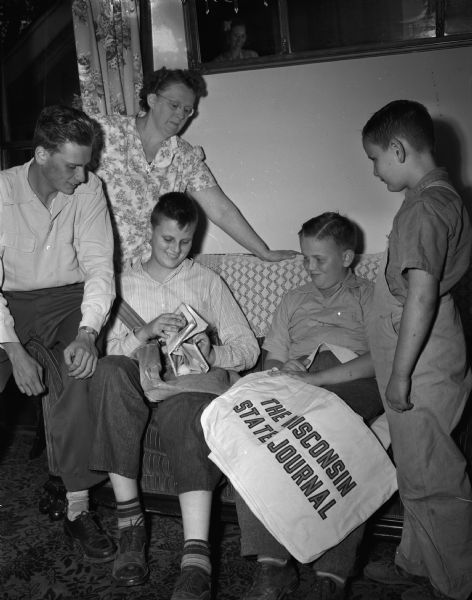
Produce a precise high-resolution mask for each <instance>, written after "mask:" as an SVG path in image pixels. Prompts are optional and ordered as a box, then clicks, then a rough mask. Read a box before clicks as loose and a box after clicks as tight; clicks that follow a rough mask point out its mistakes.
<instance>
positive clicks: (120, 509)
mask: <svg viewBox="0 0 472 600" xmlns="http://www.w3.org/2000/svg"><path fill="white" fill-rule="evenodd" d="M116 511H117V517H118V529H124V528H125V527H130V526H131V525H144V514H143V511H142V508H141V503H140V502H139V498H137V497H136V498H131V500H126V501H125V502H117V503H116Z"/></svg>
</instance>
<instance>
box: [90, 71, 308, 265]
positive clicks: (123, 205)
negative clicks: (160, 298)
mask: <svg viewBox="0 0 472 600" xmlns="http://www.w3.org/2000/svg"><path fill="white" fill-rule="evenodd" d="M205 95H206V84H205V81H204V79H203V77H202V76H201V75H200V74H199V73H196V72H193V71H187V70H180V69H174V70H171V69H166V68H165V67H163V68H161V69H159V70H158V71H155V72H154V73H153V74H152V75H151V76H150V77H149V78H148V80H147V81H145V83H144V86H143V89H142V90H141V94H140V96H141V107H142V109H143V111H144V112H142V113H140V114H139V115H138V116H137V117H134V116H122V115H115V116H105V117H102V116H95V117H94V118H96V120H97V121H98V122H99V123H100V124H101V126H102V128H103V130H104V134H105V147H104V151H103V153H102V157H101V162H100V166H99V168H98V169H97V174H98V175H99V176H100V177H101V179H102V180H103V182H104V184H105V188H106V193H107V196H108V199H109V202H110V208H111V212H112V214H113V220H114V225H115V234H116V245H117V252H116V258H117V263H118V265H119V264H122V263H123V261H124V260H126V259H128V258H132V257H137V256H141V255H142V254H143V253H145V252H146V250H147V249H148V247H149V245H148V240H149V239H150V232H149V231H148V230H147V223H149V215H150V214H151V211H152V209H153V207H154V205H155V203H156V202H157V200H158V199H159V197H160V196H162V194H164V193H167V192H171V191H179V192H187V193H189V194H190V195H191V196H192V197H193V198H194V199H195V200H196V201H197V202H198V204H199V205H200V207H201V208H202V209H203V210H204V212H205V213H206V215H207V216H208V218H209V219H210V220H211V221H212V222H213V223H215V224H216V225H218V227H220V228H221V229H222V230H223V231H224V232H225V233H227V234H228V235H230V236H231V237H232V238H233V239H234V240H235V241H236V242H238V243H239V244H241V245H242V246H243V247H244V248H246V249H247V250H249V252H252V253H253V254H255V255H256V256H258V257H259V258H261V259H263V260H269V261H277V260H282V259H284V258H290V257H292V256H294V255H295V254H296V253H295V252H294V251H291V250H270V249H269V248H268V246H267V245H266V244H265V242H264V241H263V240H262V239H261V238H260V237H259V236H258V234H257V233H256V232H255V231H254V229H252V227H251V226H250V225H249V223H248V222H247V221H246V219H245V218H244V217H243V215H242V214H241V212H240V211H239V210H238V208H237V207H236V206H235V205H234V204H233V202H232V201H231V200H230V199H229V198H228V197H227V196H226V194H225V193H224V192H223V191H222V189H221V188H220V187H219V185H218V184H217V182H216V180H215V179H214V177H213V175H212V174H211V172H210V170H209V169H208V167H207V166H206V164H205V163H204V156H203V151H202V149H201V148H200V147H193V146H191V145H190V144H189V143H188V142H186V141H184V140H183V139H182V138H181V137H180V136H179V135H178V134H179V132H180V131H181V130H182V128H183V127H184V126H185V125H186V123H187V121H188V119H189V118H190V117H191V116H192V115H193V114H194V112H195V106H196V105H197V103H198V101H199V99H200V98H201V97H202V96H205Z"/></svg>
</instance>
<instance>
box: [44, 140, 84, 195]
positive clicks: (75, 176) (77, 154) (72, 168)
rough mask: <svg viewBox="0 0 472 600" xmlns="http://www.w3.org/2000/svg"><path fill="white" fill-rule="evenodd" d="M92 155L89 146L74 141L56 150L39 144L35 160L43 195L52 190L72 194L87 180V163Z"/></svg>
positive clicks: (52, 191)
mask: <svg viewBox="0 0 472 600" xmlns="http://www.w3.org/2000/svg"><path fill="white" fill-rule="evenodd" d="M91 157H92V148H91V147H90V146H79V145H78V144H75V143H74V142H65V143H64V144H61V145H60V146H59V147H58V148H57V150H56V151H52V150H46V149H45V148H43V147H42V146H39V147H38V148H37V149H36V152H35V161H36V163H37V164H38V166H39V178H40V179H39V186H40V188H41V193H44V194H45V196H48V195H50V194H53V193H54V192H62V193H63V194H67V195H70V194H73V193H74V191H75V188H76V187H77V186H78V185H80V184H81V183H84V182H85V181H86V180H87V165H88V164H89V162H90V159H91Z"/></svg>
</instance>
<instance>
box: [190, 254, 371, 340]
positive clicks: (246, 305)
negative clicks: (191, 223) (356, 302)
mask: <svg viewBox="0 0 472 600" xmlns="http://www.w3.org/2000/svg"><path fill="white" fill-rule="evenodd" d="M380 258H381V254H380V253H379V254H363V255H360V256H359V257H358V258H357V261H356V263H355V268H354V271H355V273H356V274H357V275H359V276H361V277H365V278H367V279H369V280H371V281H373V280H374V279H375V276H376V274H377V270H378V266H379V261H380ZM195 259H196V260H198V262H200V263H202V264H204V265H206V266H207V267H210V269H213V270H214V271H216V273H218V274H219V275H220V276H221V277H222V279H223V280H224V281H225V282H226V284H227V285H228V287H229V288H230V290H231V291H232V293H233V295H234V297H235V299H236V300H237V302H238V303H239V305H240V307H241V309H242V311H243V312H244V314H245V315H246V318H247V320H248V322H249V325H250V326H251V329H252V330H253V332H254V334H255V335H256V337H258V338H261V337H264V336H265V334H266V333H267V331H268V329H269V327H270V324H271V322H272V315H273V313H274V311H275V309H276V308H277V306H278V305H279V302H280V300H281V298H282V296H284V294H285V293H286V292H288V291H289V290H291V289H293V288H296V287H299V286H300V285H303V284H304V283H305V282H307V281H309V275H308V274H307V272H306V271H305V269H304V267H303V256H302V255H301V254H300V255H297V256H296V257H295V258H293V259H290V260H283V261H280V262H265V261H263V260H260V259H259V258H256V257H255V256H252V255H250V254H199V255H198V256H196V257H195Z"/></svg>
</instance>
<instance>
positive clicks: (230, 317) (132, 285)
mask: <svg viewBox="0 0 472 600" xmlns="http://www.w3.org/2000/svg"><path fill="white" fill-rule="evenodd" d="M121 296H122V298H123V299H124V300H126V302H127V303H128V304H129V305H130V306H131V308H133V309H134V310H135V311H136V312H137V313H138V315H139V316H140V317H141V318H142V319H144V321H145V322H146V323H149V322H150V321H152V320H153V319H155V318H156V317H158V316H159V315H161V314H163V313H172V312H175V311H176V310H177V309H178V307H179V306H180V304H181V303H182V302H185V303H186V304H188V305H189V306H191V307H192V308H193V309H194V310H195V311H196V312H197V313H198V314H199V315H200V316H201V317H202V318H203V319H204V320H205V321H206V322H207V323H208V325H209V333H210V339H212V338H213V339H214V338H215V334H216V335H217V337H218V339H219V344H218V345H214V346H213V349H214V351H215V363H214V365H213V366H215V367H222V368H224V369H233V370H236V371H242V370H245V369H249V368H251V367H252V366H253V365H254V364H255V363H256V360H257V357H258V355H259V346H258V344H257V340H256V338H255V336H254V334H253V333H252V331H251V329H250V328H249V325H248V322H247V320H246V318H245V316H244V315H243V313H242V311H241V309H240V308H239V306H238V304H237V303H236V300H235V299H234V298H233V296H232V295H231V293H230V291H229V289H228V288H227V286H226V284H225V283H224V282H223V280H222V279H221V277H219V275H217V274H216V273H215V272H213V271H212V270H211V269H209V268H207V267H205V266H203V265H200V264H199V263H197V262H194V261H193V260H191V259H188V258H187V259H185V260H184V261H183V262H182V263H181V264H180V265H179V266H178V267H177V268H176V269H175V270H174V271H173V272H172V273H171V274H170V275H169V276H168V277H167V278H166V280H165V281H164V282H162V283H159V282H157V281H155V280H154V279H152V278H151V277H150V276H149V275H148V274H147V273H146V272H145V271H144V269H143V266H142V262H141V260H137V261H136V262H134V263H133V264H132V265H129V266H127V268H126V269H125V270H124V272H123V274H122V277H121ZM141 344H142V342H140V341H139V340H138V339H137V338H136V336H135V335H134V333H133V331H132V330H130V329H129V328H128V327H126V325H124V324H123V323H122V322H121V321H120V320H119V319H116V320H115V321H114V322H113V323H112V324H110V327H109V331H108V334H107V354H124V355H125V356H130V355H131V354H132V353H133V351H134V350H135V349H136V348H137V347H138V346H140V345H141Z"/></svg>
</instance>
